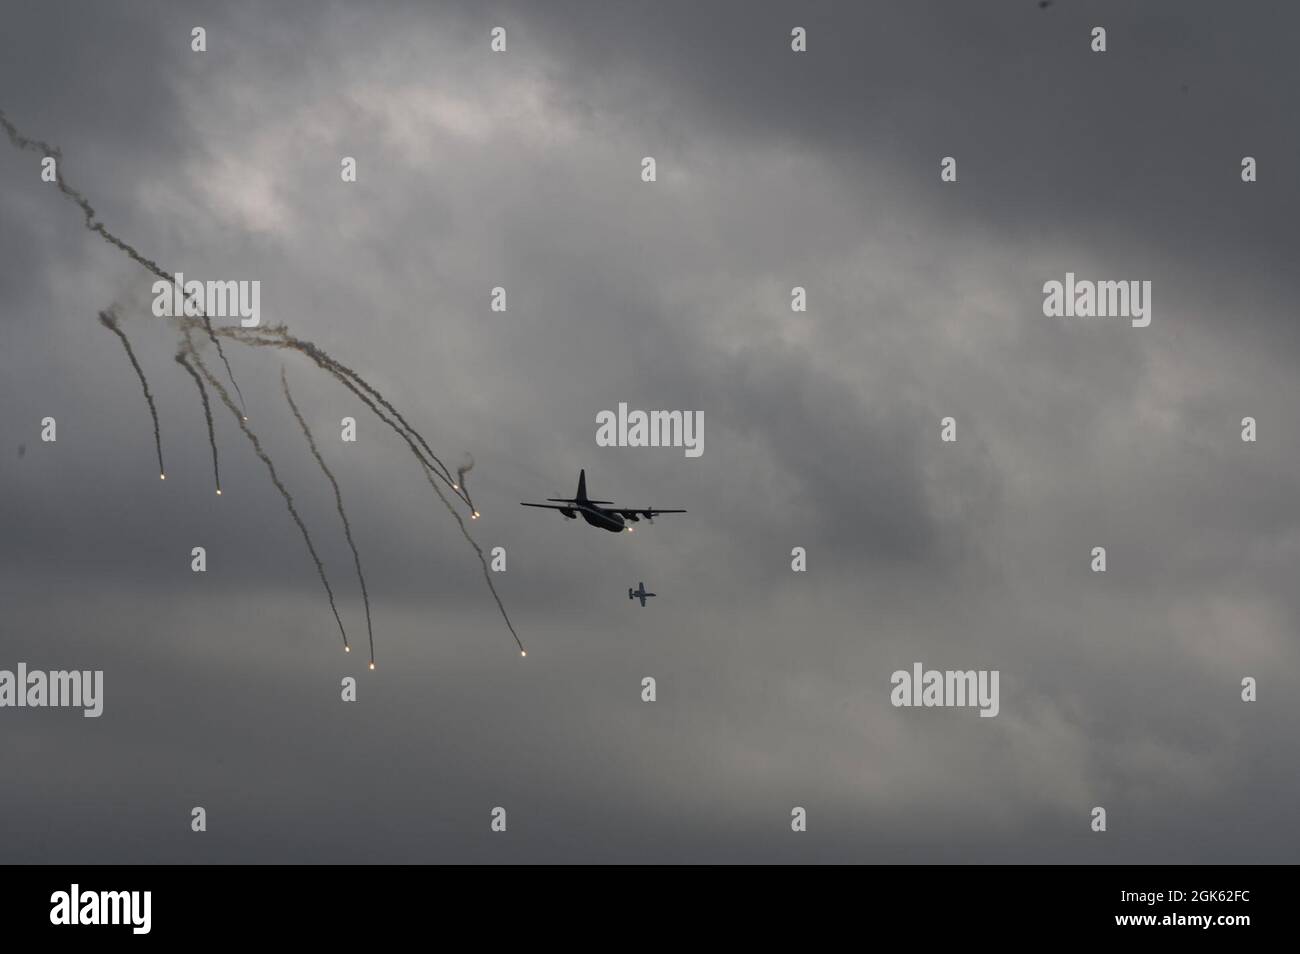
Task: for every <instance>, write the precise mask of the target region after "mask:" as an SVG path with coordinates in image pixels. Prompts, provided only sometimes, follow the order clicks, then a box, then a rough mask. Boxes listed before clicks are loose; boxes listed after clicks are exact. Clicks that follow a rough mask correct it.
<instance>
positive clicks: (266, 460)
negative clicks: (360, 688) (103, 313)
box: [186, 338, 352, 652]
mask: <svg viewBox="0 0 1300 954" xmlns="http://www.w3.org/2000/svg"><path fill="white" fill-rule="evenodd" d="M186 344H187V346H189V353H190V357H191V358H193V359H194V363H195V364H196V365H198V367H199V371H201V372H202V373H203V377H204V378H206V379H207V382H208V384H209V385H211V386H212V388H213V390H215V391H216V392H217V395H218V396H219V397H220V398H221V402H222V403H223V404H225V405H226V407H227V408H228V409H229V410H230V413H231V414H233V415H235V420H236V421H238V422H239V429H240V430H241V431H243V432H244V436H245V437H247V438H248V441H249V443H251V444H252V445H253V450H254V451H255V452H256V453H257V456H258V457H260V458H261V459H262V463H263V464H265V465H266V469H267V471H268V472H269V473H270V474H271V483H273V484H275V489H276V490H278V491H280V496H282V497H283V498H284V503H285V506H286V507H288V508H289V516H291V517H293V522H294V523H296V524H297V525H298V529H299V530H300V531H301V532H302V539H303V542H304V543H306V544H307V552H308V553H310V554H311V558H312V562H313V563H315V564H316V574H317V575H318V576H319V577H320V581H321V584H322V585H323V586H324V587H325V595H326V596H327V597H329V601H330V612H332V613H333V614H334V621H335V622H336V623H338V624H339V633H340V634H341V635H342V636H343V649H344V651H345V652H351V651H352V647H351V646H349V645H348V634H347V630H345V629H344V628H343V620H342V619H341V618H340V617H339V610H338V607H337V606H335V605H334V590H333V588H332V587H331V586H330V581H329V579H328V578H326V576H325V564H324V563H322V562H321V558H320V556H319V555H318V554H317V553H316V545H315V544H313V543H312V542H311V534H310V533H308V532H307V525H306V524H305V523H303V522H302V517H300V516H298V508H297V507H295V506H294V505H293V495H292V494H290V493H289V490H288V488H286V487H285V486H284V483H283V482H282V481H281V480H280V475H279V474H277V473H276V471H275V464H273V463H271V458H270V457H268V456H267V454H266V451H264V450H262V442H261V441H260V440H258V439H257V435H256V434H254V433H253V432H252V430H251V429H250V428H249V426H248V421H247V420H245V418H244V415H243V414H242V413H240V410H239V408H237V407H235V402H234V400H233V399H232V398H231V397H230V392H229V391H227V390H226V388H225V386H224V385H223V384H222V383H221V382H220V381H218V380H217V379H216V377H214V376H213V374H212V372H211V371H209V370H208V366H207V365H206V364H204V363H203V359H202V358H201V357H199V354H198V352H197V351H195V350H194V348H193V345H192V344H190V342H189V340H188V338H187V339H186Z"/></svg>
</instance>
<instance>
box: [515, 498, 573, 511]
mask: <svg viewBox="0 0 1300 954" xmlns="http://www.w3.org/2000/svg"><path fill="white" fill-rule="evenodd" d="M519 506H521V507H541V508H542V509H543V510H572V509H573V504H567V505H565V504H535V503H524V502H523V501H522V500H521V501H519Z"/></svg>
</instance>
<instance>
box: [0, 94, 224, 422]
mask: <svg viewBox="0 0 1300 954" xmlns="http://www.w3.org/2000/svg"><path fill="white" fill-rule="evenodd" d="M0 126H3V127H4V130H5V132H6V133H8V135H9V141H10V142H12V143H13V144H14V145H15V146H16V147H17V148H19V149H31V150H34V151H43V152H45V153H47V154H48V155H51V156H53V157H54V159H55V165H54V181H55V184H56V185H57V186H58V187H59V191H60V192H62V193H63V194H64V195H65V196H67V197H68V198H69V199H71V200H72V201H73V202H75V203H76V204H77V206H78V207H79V208H80V209H81V214H82V215H83V216H85V220H86V222H85V225H86V228H88V229H90V231H92V232H97V233H98V234H99V235H100V236H101V237H102V238H103V239H104V240H105V241H106V242H108V243H109V244H110V245H113V246H115V247H117V248H119V249H121V250H122V251H123V252H126V254H127V255H129V256H131V258H132V259H133V260H134V261H136V262H138V263H139V264H140V265H143V266H144V267H145V268H146V269H148V270H149V271H150V272H152V273H153V274H154V275H156V276H157V277H158V278H161V279H162V280H163V281H165V282H167V283H168V284H175V281H176V278H175V276H174V275H169V274H167V272H165V271H163V268H162V266H161V265H159V264H158V263H157V262H155V261H154V260H153V259H151V258H146V257H145V256H144V255H141V254H140V253H139V252H138V251H136V249H134V248H133V247H131V245H130V244H128V243H127V242H125V241H123V240H122V239H120V238H118V237H117V236H116V235H114V234H113V233H112V232H110V231H109V230H108V229H107V227H105V225H104V223H103V222H99V221H97V220H96V218H95V209H94V207H93V206H92V205H91V204H90V202H89V200H88V199H87V198H86V197H85V196H84V195H82V194H81V192H80V191H78V190H77V189H75V188H73V187H72V186H70V185H68V183H67V181H66V180H64V178H63V153H62V151H60V149H59V147H58V146H52V145H50V144H49V143H47V142H45V141H44V140H43V139H29V138H28V137H27V136H24V135H23V134H22V133H20V132H19V131H18V127H16V126H15V125H14V124H13V123H11V122H10V121H9V117H8V116H6V115H5V113H4V110H0ZM200 317H202V319H203V326H204V330H205V331H207V333H208V338H209V339H210V340H211V341H212V343H213V344H214V345H216V346H217V354H218V355H219V356H220V357H221V363H222V364H224V365H225V366H226V375H227V376H228V377H229V378H230V383H231V384H233V385H234V386H235V393H236V394H237V395H239V405H240V407H241V408H242V407H243V406H244V395H243V392H242V391H240V390H239V382H238V381H236V380H235V372H234V371H232V370H231V369H230V362H229V361H227V360H226V353H225V352H224V351H223V350H222V349H221V342H220V341H218V340H217V336H216V333H215V332H214V331H213V328H212V320H211V319H210V318H209V317H208V316H207V315H205V314H202V313H200Z"/></svg>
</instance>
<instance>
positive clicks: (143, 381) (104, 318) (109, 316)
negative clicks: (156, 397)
mask: <svg viewBox="0 0 1300 954" xmlns="http://www.w3.org/2000/svg"><path fill="white" fill-rule="evenodd" d="M99 323H100V324H101V325H103V326H104V327H105V328H107V329H108V330H109V331H111V332H113V334H115V335H117V337H118V340H120V341H121V342H122V347H123V348H125V349H126V356H127V357H128V358H130V359H131V367H133V368H135V373H136V377H138V378H139V379H140V388H141V390H143V391H144V399H145V400H146V401H147V402H149V416H150V417H152V418H153V446H154V448H155V449H156V450H157V451H158V477H159V479H161V480H166V479H167V468H166V467H164V466H163V456H162V432H161V431H160V430H159V429H158V408H157V407H156V406H155V405H154V403H153V394H152V393H150V391H149V381H148V379H147V378H145V376H144V371H143V370H142V369H141V368H140V362H139V361H137V360H136V358H135V351H134V350H132V348H131V342H130V341H129V340H128V339H127V337H126V332H124V331H123V330H122V329H121V328H119V327H118V326H117V314H116V312H114V311H113V309H111V308H110V309H108V310H107V311H101V312H100V313H99Z"/></svg>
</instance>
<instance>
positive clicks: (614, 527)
mask: <svg viewBox="0 0 1300 954" xmlns="http://www.w3.org/2000/svg"><path fill="white" fill-rule="evenodd" d="M573 509H575V510H577V511H578V512H579V513H580V514H582V519H583V520H585V521H587V523H589V524H591V525H592V526H593V527H599V528H600V529H601V530H608V531H609V532H610V533H622V532H623V530H624V529H625V528H626V523H625V521H624V520H623V515H622V514H621V513H614V512H612V511H609V510H602V509H601V508H600V507H597V506H596V505H595V504H579V505H577V506H575V507H574V508H573Z"/></svg>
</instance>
